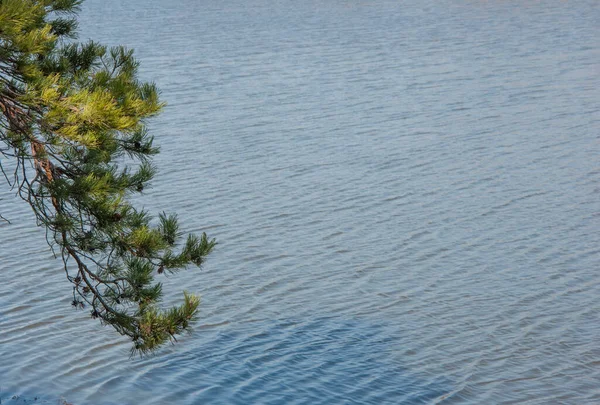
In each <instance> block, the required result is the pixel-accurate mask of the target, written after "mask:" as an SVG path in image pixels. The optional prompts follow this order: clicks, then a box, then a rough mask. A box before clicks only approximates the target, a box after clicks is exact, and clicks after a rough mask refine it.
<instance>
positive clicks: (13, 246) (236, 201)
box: [0, 0, 600, 405]
mask: <svg viewBox="0 0 600 405" xmlns="http://www.w3.org/2000/svg"><path fill="white" fill-rule="evenodd" d="M598 27H600V4H599V3H598V2H595V1H584V0H575V1H569V2H563V1H558V0H551V1H546V2H533V1H519V2H517V1H503V2H498V1H486V2H481V1H458V0H441V1H427V0H426V1H416V0H414V1H403V2H398V1H386V0H373V1H361V2H358V1H357V2H353V1H328V2H325V1H319V0H308V1H303V2H292V1H290V0H274V1H250V2H242V1H239V0H224V1H220V2H217V3H214V2H207V1H199V0H193V1H192V0H182V1H180V2H177V3H173V2H170V1H166V0H151V1H141V0H130V1H127V2H121V1H116V0H87V1H86V2H85V3H84V6H83V11H82V13H81V39H87V38H94V39H96V40H99V41H100V42H103V43H108V44H125V45H127V46H129V47H133V48H135V49H136V52H137V55H138V57H139V59H140V61H141V63H142V66H141V71H140V73H141V75H142V77H143V78H144V79H146V80H153V81H155V82H156V83H157V84H158V86H159V87H160V88H161V90H162V97H163V99H164V100H165V101H167V102H168V107H167V108H166V109H165V111H164V114H162V115H161V116H160V117H159V118H157V119H155V120H154V121H152V123H151V128H152V132H153V134H154V135H155V136H156V139H157V142H158V144H159V145H160V146H161V148H162V153H161V154H160V155H159V156H158V158H157V159H156V164H157V166H158V169H159V175H158V176H157V178H156V180H155V181H154V183H153V188H152V189H151V190H148V191H147V192H146V194H145V195H144V196H143V198H142V199H141V203H142V204H144V205H145V207H146V208H147V209H148V210H150V211H151V212H156V213H158V212H161V211H163V210H170V211H176V212H177V213H178V214H179V216H180V219H181V220H182V222H183V223H184V227H185V230H186V231H190V232H201V231H206V232H207V233H209V234H210V235H211V236H213V237H216V238H217V239H218V240H219V242H220V244H219V245H218V249H217V250H216V251H215V253H214V254H212V255H211V257H210V259H209V260H208V262H207V263H206V265H205V267H204V268H203V269H202V270H201V271H196V270H190V271H187V272H182V273H180V274H178V275H177V276H175V277H172V278H169V279H167V281H166V283H165V284H166V285H165V290H166V291H167V294H166V295H167V296H166V300H167V301H170V300H174V299H176V298H177V297H178V294H179V291H180V290H181V286H182V285H184V286H185V288H186V289H188V290H191V291H196V292H198V293H200V294H201V295H202V299H203V301H202V307H201V313H200V316H201V317H200V321H199V323H198V325H197V327H196V330H195V332H194V333H193V334H192V335H190V336H185V337H183V338H182V339H181V341H180V343H179V344H177V345H175V346H172V347H167V348H165V349H164V350H162V351H161V352H159V353H158V354H157V355H156V356H154V357H151V358H146V359H142V360H133V361H128V360H126V359H127V355H128V350H129V344H128V343H127V341H125V340H123V339H121V338H119V337H118V336H116V335H115V333H114V332H112V330H110V329H108V328H102V327H101V326H100V325H98V324H97V322H95V321H92V320H91V319H89V316H88V314H87V313H86V312H76V311H74V310H73V309H72V308H71V307H70V305H69V303H70V292H71V291H70V286H69V284H68V282H67V281H66V280H65V279H64V274H63V272H62V270H61V262H60V261H58V260H54V259H53V258H52V255H51V252H50V251H49V249H48V247H47V245H46V244H45V240H44V233H43V232H42V230H40V229H35V228H33V227H32V223H33V221H32V218H31V215H30V214H29V213H28V209H27V207H26V206H24V205H23V203H22V202H21V201H19V200H16V199H15V198H13V196H12V193H10V192H6V187H3V189H4V190H3V191H1V193H2V194H0V199H1V202H0V204H1V205H0V207H1V213H2V215H4V216H6V217H9V218H10V219H11V221H12V225H7V224H4V223H0V244H1V245H0V246H1V249H0V267H1V270H2V271H0V359H1V360H0V398H2V400H6V399H7V398H9V397H11V396H12V395H21V396H22V397H24V398H34V397H36V396H38V397H40V396H41V398H42V399H43V400H47V401H55V399H56V398H58V397H61V396H63V397H64V398H66V399H67V400H69V401H70V402H73V403H75V404H76V405H82V404H107V405H108V404H139V403H144V404H164V403H177V404H205V403H206V404H249V403H257V404H258V403H261V404H263V403H264V404H336V403H339V404H384V403H386V404H400V403H403V404H417V403H424V404H529V405H532V404H549V403H561V404H578V405H580V404H596V403H600V390H599V389H598V381H599V378H600V343H599V342H600V340H599V339H598V336H599V335H600V326H599V325H600V315H599V314H600V275H599V273H598V269H599V265H600V252H599V246H600V234H599V233H598V229H599V226H600V199H599V197H600V194H599V190H600V167H599V165H598V156H599V153H600V144H599V142H598V134H599V130H600V97H599V94H598V89H599V88H600V41H598V38H599V34H600V32H599V31H600V29H599V28H598ZM0 181H4V180H2V179H0ZM3 184H4V185H5V183H3ZM8 403H10V401H9V402H8Z"/></svg>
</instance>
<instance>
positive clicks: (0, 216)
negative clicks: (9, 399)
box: [0, 214, 11, 403]
mask: <svg viewBox="0 0 600 405" xmlns="http://www.w3.org/2000/svg"><path fill="white" fill-rule="evenodd" d="M0 219H1V220H3V221H6V222H7V223H8V224H9V225H10V224H11V222H10V221H9V220H8V219H6V218H4V217H3V216H2V214H0ZM0 403H1V402H0Z"/></svg>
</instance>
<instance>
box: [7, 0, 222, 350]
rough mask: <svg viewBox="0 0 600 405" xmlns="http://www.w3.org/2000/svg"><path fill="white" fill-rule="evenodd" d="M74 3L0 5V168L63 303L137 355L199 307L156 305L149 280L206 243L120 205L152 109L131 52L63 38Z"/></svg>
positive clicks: (200, 258)
mask: <svg viewBox="0 0 600 405" xmlns="http://www.w3.org/2000/svg"><path fill="white" fill-rule="evenodd" d="M80 2H81V0H1V1H0V113H1V114H0V154H1V155H2V156H4V158H6V159H5V162H6V161H7V160H8V161H11V162H14V165H13V166H11V170H10V174H9V173H7V172H8V170H5V167H2V166H0V168H1V169H2V172H3V174H4V177H5V179H6V181H7V182H8V183H9V185H11V186H12V187H16V188H17V190H18V194H19V195H20V196H21V198H23V199H24V200H25V201H27V202H28V203H29V205H30V206H31V207H32V209H33V212H34V213H35V216H36V218H37V222H38V225H40V226H42V227H44V228H45V229H46V230H47V239H48V241H49V243H50V244H51V246H52V247H53V248H54V249H55V250H56V251H59V252H60V256H61V257H62V260H63V264H64V270H65V272H66V276H67V279H68V280H69V281H70V282H71V283H72V287H73V301H72V304H73V306H75V307H77V308H85V309H87V310H89V311H90V314H91V316H92V317H93V318H97V319H99V320H100V321H102V322H103V323H105V324H107V325H111V326H112V327H114V328H115V329H116V330H117V331H118V332H119V333H121V334H123V335H126V336H128V337H129V338H130V339H131V340H132V342H133V349H132V350H133V352H134V353H135V352H140V353H146V352H149V351H152V350H155V349H156V348H157V347H159V346H160V345H161V344H164V343H165V342H169V341H173V340H175V337H176V335H178V334H181V333H182V332H184V331H186V330H189V328H190V324H191V322H192V321H193V320H194V317H195V315H196V312H197V309H198V304H199V300H198V298H197V297H196V296H194V295H191V294H188V293H184V296H183V304H181V305H180V306H178V307H174V308H171V309H166V310H164V309H161V308H160V307H159V303H160V301H161V297H162V285H161V283H159V282H156V281H155V276H156V275H157V274H162V273H164V272H168V273H173V272H175V271H177V270H179V269H183V268H185V267H187V266H189V265H196V266H201V265H202V264H203V262H204V260H205V258H206V256H207V255H208V254H209V253H210V251H211V250H212V249H213V247H214V246H215V241H214V240H210V239H209V238H208V237H207V236H206V234H202V235H201V236H196V235H189V236H187V239H185V241H181V239H182V237H183V235H182V233H181V232H180V230H179V225H178V222H177V217H176V216H175V215H167V214H161V215H159V217H158V219H157V220H156V219H153V218H152V217H151V216H150V215H149V214H148V213H147V212H146V211H144V210H143V209H139V208H136V207H134V205H133V204H132V203H131V197H132V196H133V195H135V194H138V193H141V192H142V191H143V190H144V189H145V188H146V187H147V186H148V183H149V182H150V180H151V179H152V178H153V176H154V174H155V170H154V167H153V166H152V163H151V157H152V156H153V155H155V154H156V153H158V149H157V148H156V147H155V146H154V144H153V138H152V136H150V135H149V134H148V132H147V129H146V121H147V119H148V118H150V117H152V116H154V115H156V114H157V113H158V112H159V111H160V110H161V108H162V107H163V104H162V103H161V101H160V100H159V97H158V91H157V89H156V87H155V86H154V85H153V84H151V83H145V82H141V81H139V80H138V78H137V68H138V62H137V61H136V60H135V59H134V57H133V52H132V51H130V50H127V49H126V48H123V47H114V48H107V47H105V46H102V45H100V44H98V43H95V42H87V43H84V44H81V43H76V42H74V38H75V32H76V31H75V30H76V28H77V21H76V19H75V17H76V16H75V13H76V12H77V10H78V7H79V5H80ZM123 162H127V163H128V164H124V163H123ZM118 163H121V164H120V165H119V164H118ZM12 169H14V170H12Z"/></svg>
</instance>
